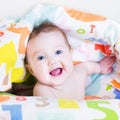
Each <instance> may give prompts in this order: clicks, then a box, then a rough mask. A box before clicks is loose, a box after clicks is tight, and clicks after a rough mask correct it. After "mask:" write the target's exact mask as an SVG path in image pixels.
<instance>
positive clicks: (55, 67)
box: [27, 31, 73, 86]
mask: <svg viewBox="0 0 120 120" xmlns="http://www.w3.org/2000/svg"><path fill="white" fill-rule="evenodd" d="M27 59H28V63H29V65H30V67H31V69H32V72H33V75H34V76H35V77H36V78H37V80H38V81H39V82H40V83H42V84H46V85H53V86H55V85H61V84H63V83H64V81H65V80H66V79H67V78H68V76H69V75H70V74H71V72H72V70H73V63H72V55H71V52H70V48H69V47H68V45H67V43H66V40H65V38H64V36H63V35H62V34H61V33H60V32H59V31H54V32H48V33H40V34H39V35H38V36H37V37H35V38H33V39H31V40H30V41H29V43H28V46H27Z"/></svg>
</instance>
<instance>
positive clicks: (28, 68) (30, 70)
mask: <svg viewBox="0 0 120 120" xmlns="http://www.w3.org/2000/svg"><path fill="white" fill-rule="evenodd" d="M25 67H26V69H27V70H28V71H29V72H30V73H31V74H32V75H33V76H34V74H33V71H32V69H31V67H30V65H28V64H25Z"/></svg>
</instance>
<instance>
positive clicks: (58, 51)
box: [55, 50, 63, 55]
mask: <svg viewBox="0 0 120 120" xmlns="http://www.w3.org/2000/svg"><path fill="white" fill-rule="evenodd" d="M62 52H63V51H62V50H57V51H56V52H55V53H56V54H57V55H58V54H61V53H62Z"/></svg>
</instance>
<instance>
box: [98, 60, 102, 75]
mask: <svg viewBox="0 0 120 120" xmlns="http://www.w3.org/2000/svg"><path fill="white" fill-rule="evenodd" d="M98 64H99V73H100V74H102V66H101V64H100V62H98Z"/></svg>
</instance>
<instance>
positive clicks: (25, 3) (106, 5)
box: [0, 0, 120, 23]
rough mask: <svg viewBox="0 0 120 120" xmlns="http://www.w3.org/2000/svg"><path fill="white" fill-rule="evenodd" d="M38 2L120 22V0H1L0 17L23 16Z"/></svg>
mask: <svg viewBox="0 0 120 120" xmlns="http://www.w3.org/2000/svg"><path fill="white" fill-rule="evenodd" d="M37 3H49V4H56V5H62V6H64V7H70V8H75V9H78V10H81V11H85V12H91V13H94V14H98V15H102V16H105V17H107V18H109V19H112V20H114V21H116V22H119V23H120V0H0V18H3V17H21V16H22V15H24V14H25V13H26V12H27V11H28V10H30V9H31V8H32V7H34V6H35V5H36V4H37Z"/></svg>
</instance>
